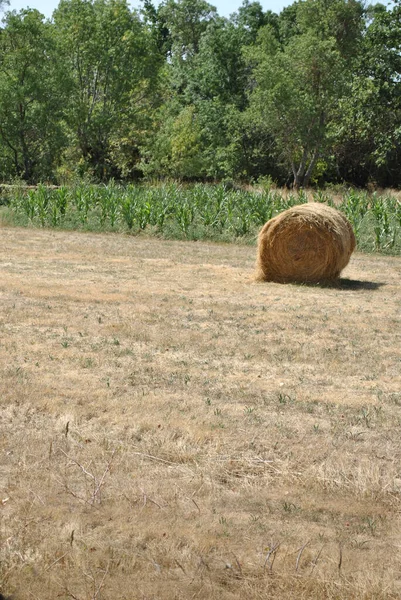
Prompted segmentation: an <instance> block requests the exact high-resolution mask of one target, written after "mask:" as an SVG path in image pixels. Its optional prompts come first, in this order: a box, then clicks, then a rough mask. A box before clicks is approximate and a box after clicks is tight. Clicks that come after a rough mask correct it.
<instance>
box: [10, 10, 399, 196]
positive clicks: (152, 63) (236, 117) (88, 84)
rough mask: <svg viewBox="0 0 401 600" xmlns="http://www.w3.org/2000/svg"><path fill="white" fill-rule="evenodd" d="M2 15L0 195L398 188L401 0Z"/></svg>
mask: <svg viewBox="0 0 401 600" xmlns="http://www.w3.org/2000/svg"><path fill="white" fill-rule="evenodd" d="M2 9H3V21H2V27H1V29H0V177H1V179H2V180H3V181H10V180H11V179H13V178H14V177H19V178H22V179H24V180H26V181H28V182H39V181H52V182H60V181H62V180H63V181H64V180H65V179H68V178H69V177H75V176H83V175H85V176H88V177H91V178H92V179H93V180H95V181H106V180H108V179H110V178H115V179H121V180H127V181H128V180H135V179H139V178H143V177H152V178H155V177H156V178H164V177H174V178H180V179H183V180H191V179H197V180H202V179H204V180H211V179H213V180H221V179H239V180H243V181H250V180H257V179H258V178H261V177H270V178H272V179H273V180H275V181H277V183H278V184H287V185H294V186H295V187H302V186H307V185H310V184H315V183H320V184H322V183H338V182H344V181H345V182H346V183H349V184H356V185H361V186H364V185H367V184H368V183H374V184H377V185H383V186H384V185H386V186H399V185H400V183H401V169H400V164H399V161H400V144H401V0H395V1H394V2H393V3H392V4H390V5H384V4H380V3H378V4H374V5H372V4H370V5H368V6H367V5H366V3H365V2H363V1H362V0H297V1H295V2H293V4H291V5H290V6H288V7H286V8H285V9H284V10H283V11H282V12H281V13H280V14H275V13H273V12H272V11H270V10H267V11H265V10H264V9H263V8H262V5H261V4H260V3H259V2H258V1H252V0H244V1H243V3H242V5H241V6H240V7H239V8H238V10H237V11H235V12H233V14H232V15H231V16H230V17H229V18H225V17H221V16H219V14H218V12H217V10H216V8H215V7H214V6H213V5H212V4H209V3H208V2H207V1H206V0H163V1H162V2H161V3H159V4H158V5H157V6H156V5H154V4H153V3H152V0H143V2H142V5H141V8H140V9H139V10H136V9H135V10H134V9H132V8H130V6H129V4H128V3H127V1H126V0H60V3H59V5H58V7H57V9H56V10H55V12H54V14H53V17H52V18H51V19H45V17H44V16H43V15H41V14H40V13H39V12H38V11H37V10H32V9H25V10H21V11H20V12H16V11H7V10H6V6H5V3H3V4H2Z"/></svg>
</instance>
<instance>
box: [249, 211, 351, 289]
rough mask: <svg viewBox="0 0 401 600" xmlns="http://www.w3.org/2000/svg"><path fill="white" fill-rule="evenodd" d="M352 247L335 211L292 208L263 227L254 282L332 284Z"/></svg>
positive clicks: (345, 224) (348, 227) (348, 229)
mask: <svg viewBox="0 0 401 600" xmlns="http://www.w3.org/2000/svg"><path fill="white" fill-rule="evenodd" d="M355 245H356V242H355V235H354V232H353V231H352V227H351V224H350V223H349V221H348V220H347V219H346V217H345V216H344V215H343V214H342V213H340V212H339V211H338V210H336V209H334V208H330V207H329V206H326V205H325V204H321V203H317V202H310V203H308V204H300V205H298V206H294V207H292V208H289V209H288V210H286V211H284V212H282V213H280V214H279V215H277V216H276V217H274V218H273V219H270V221H268V222H267V223H266V224H265V225H264V226H263V227H262V230H261V231H260V233H259V238H258V256H257V272H256V279H257V280H259V281H275V282H277V283H290V282H298V283H318V282H329V281H332V280H335V279H337V278H338V277H339V275H340V273H341V271H342V270H343V269H344V267H346V265H347V264H348V262H349V259H350V257H351V254H352V252H353V251H354V249H355Z"/></svg>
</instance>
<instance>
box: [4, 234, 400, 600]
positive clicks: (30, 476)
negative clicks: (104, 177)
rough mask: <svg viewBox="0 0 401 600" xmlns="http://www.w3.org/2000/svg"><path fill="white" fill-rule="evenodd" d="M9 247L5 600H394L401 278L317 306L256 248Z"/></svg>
mask: <svg viewBox="0 0 401 600" xmlns="http://www.w3.org/2000/svg"><path fill="white" fill-rule="evenodd" d="M0 244H1V256H2V257H3V259H2V277H1V284H0V293H1V296H2V297H1V306H2V311H1V315H0V331H1V345H0V361H1V362H0V368H1V378H0V392H1V401H2V407H1V428H2V435H1V437H0V450H1V460H2V468H1V473H2V475H1V478H0V494H1V495H0V501H1V506H0V510H1V517H2V520H1V529H0V535H1V540H0V541H1V550H0V554H1V556H0V558H1V577H2V584H1V585H2V587H1V588H0V591H1V592H3V594H5V595H6V594H9V593H13V594H14V595H15V598H16V600H19V599H24V600H25V598H27V599H28V598H33V597H36V598H41V599H43V600H47V599H49V600H50V599H54V598H56V597H58V598H65V599H67V598H77V599H79V600H89V599H90V600H93V599H95V598H98V599H100V598H103V599H108V598H119V599H124V598H126V599H127V600H128V599H130V600H132V598H133V597H134V598H138V599H139V598H141V599H142V598H149V599H150V598H152V599H155V598H160V599H163V600H170V599H173V598H175V599H178V598H182V599H184V598H185V599H187V598H208V599H209V598H216V599H217V598H220V599H223V600H226V599H230V600H231V599H239V598H247V599H249V600H252V599H256V598H262V597H276V598H283V599H284V598H294V597H297V598H316V599H317V598H319V599H320V598H331V599H340V598H355V599H356V598H358V599H365V598H366V599H367V598H377V599H380V600H382V599H385V598H386V599H388V598H397V597H399V594H400V588H399V584H400V579H399V561H400V551H399V547H400V522H399V509H400V494H401V478H400V473H399V461H400V455H401V449H400V445H399V425H400V415H399V410H400V404H401V396H400V389H401V375H400V372H401V369H400V364H401V356H400V344H399V331H400V313H399V297H400V271H401V264H400V259H398V258H390V257H381V256H375V257H370V256H363V255H360V254H356V255H355V256H354V257H353V258H352V260H351V263H350V265H349V266H348V267H347V269H346V271H345V276H346V277H349V278H351V279H350V282H351V281H354V282H358V281H359V282H360V283H359V285H356V284H354V285H351V283H350V284H349V285H346V280H345V281H344V284H343V285H342V284H341V282H340V283H339V286H338V287H337V288H326V289H323V288H319V287H306V286H281V285H278V284H255V283H253V282H252V281H251V274H252V272H253V266H254V260H255V256H254V250H253V249H252V248H249V247H246V246H225V245H215V244H204V243H197V244H193V243H184V242H171V241H170V242H168V241H164V242H163V241H160V240H157V239H149V238H130V237H124V236H118V235H116V236H107V235H92V234H87V233H86V234H83V233H81V234H79V233H65V232H60V231H46V230H39V231H38V230H32V229H6V228H3V229H1V241H0ZM133 589H134V590H135V591H134V596H133V591H132V590H133Z"/></svg>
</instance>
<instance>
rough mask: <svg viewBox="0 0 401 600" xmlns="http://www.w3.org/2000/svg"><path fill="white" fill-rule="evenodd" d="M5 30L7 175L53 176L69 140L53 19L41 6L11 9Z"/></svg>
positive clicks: (1, 91)
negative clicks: (18, 10) (65, 130)
mask: <svg viewBox="0 0 401 600" xmlns="http://www.w3.org/2000/svg"><path fill="white" fill-rule="evenodd" d="M3 23H4V28H3V29H2V30H1V31H0V56H1V61H0V139H1V141H2V153H1V162H2V164H1V170H2V176H3V177H4V178H6V179H9V178H10V176H12V175H16V176H18V177H21V178H22V179H25V180H26V181H30V182H32V181H35V180H37V179H46V178H49V179H51V178H52V176H53V174H54V168H55V166H56V165H57V163H58V162H59V160H60V154H61V150H62V148H63V146H64V145H65V142H66V139H65V136H64V133H63V127H62V113H63V97H64V95H66V92H67V87H68V80H67V78H66V77H65V75H64V73H63V69H62V64H61V61H60V57H59V56H58V54H57V48H56V43H55V39H54V36H53V31H52V27H51V24H50V23H48V22H44V16H43V15H41V14H40V13H39V12H38V11H37V10H30V9H28V10H22V11H21V12H20V13H19V14H17V13H16V12H15V11H14V12H9V13H7V15H6V17H5V18H4V19H3Z"/></svg>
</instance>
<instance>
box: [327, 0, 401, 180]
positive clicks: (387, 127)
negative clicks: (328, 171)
mask: <svg viewBox="0 0 401 600" xmlns="http://www.w3.org/2000/svg"><path fill="white" fill-rule="evenodd" d="M368 17H369V22H368V27H367V31H366V35H365V36H364V38H363V45H362V48H361V54H360V60H359V63H358V68H357V70H356V73H355V76H354V78H353V81H352V95H350V96H349V97H348V98H346V99H344V101H343V102H342V104H341V107H340V108H341V124H342V128H341V131H340V132H339V136H338V143H337V146H336V152H337V154H338V155H339V161H340V168H341V170H342V172H343V173H344V176H346V177H347V176H348V177H352V176H353V175H354V174H355V173H357V175H359V181H358V183H359V184H360V185H364V184H366V183H367V181H368V180H369V179H370V180H373V181H376V182H379V183H380V184H381V185H385V186H387V185H394V186H395V185H399V184H400V182H401V176H400V168H399V160H400V154H401V3H400V1H399V0H396V1H395V2H394V3H393V6H392V8H391V9H390V10H386V8H385V7H384V6H383V5H380V4H378V5H376V6H374V7H372V8H371V10H370V13H369V14H368ZM358 171H359V172H358Z"/></svg>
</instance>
